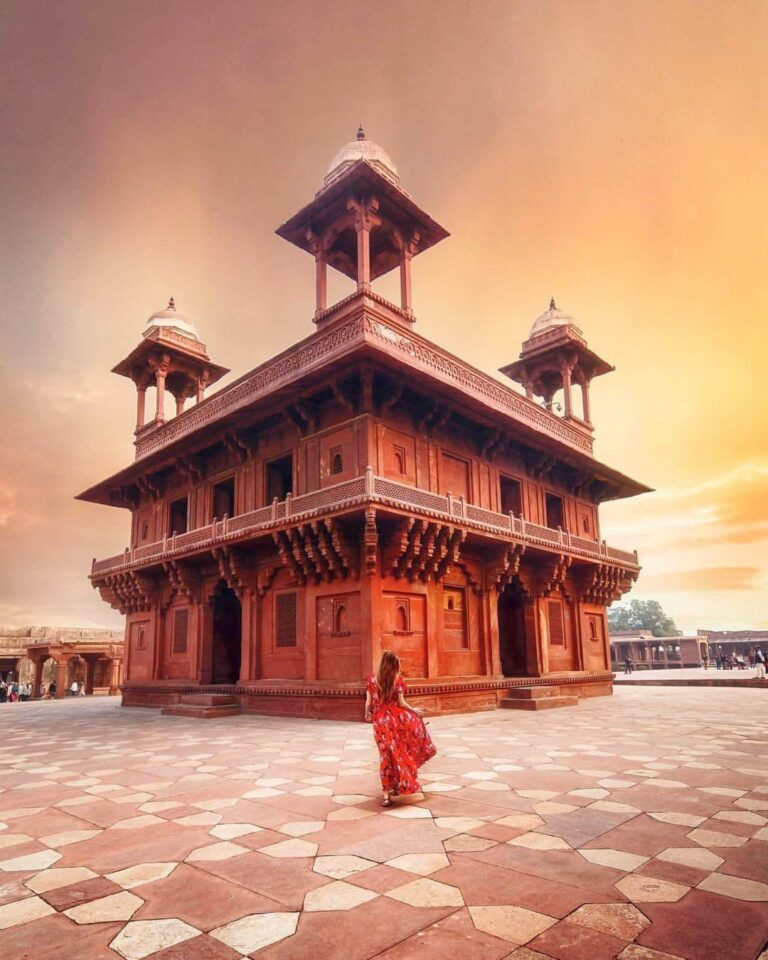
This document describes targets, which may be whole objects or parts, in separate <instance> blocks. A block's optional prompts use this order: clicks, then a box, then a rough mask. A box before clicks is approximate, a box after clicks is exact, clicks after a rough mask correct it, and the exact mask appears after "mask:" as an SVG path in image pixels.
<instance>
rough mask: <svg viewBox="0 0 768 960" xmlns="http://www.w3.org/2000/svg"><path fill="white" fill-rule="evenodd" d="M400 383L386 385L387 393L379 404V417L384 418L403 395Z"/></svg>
mask: <svg viewBox="0 0 768 960" xmlns="http://www.w3.org/2000/svg"><path fill="white" fill-rule="evenodd" d="M403 388H404V386H403V383H402V381H390V382H389V383H388V385H387V392H386V394H385V395H384V396H383V397H382V399H381V401H380V403H379V415H380V416H382V417H386V416H387V414H389V413H390V412H391V410H392V408H393V407H394V406H395V404H396V403H397V402H398V401H399V400H400V398H401V397H402V395H403Z"/></svg>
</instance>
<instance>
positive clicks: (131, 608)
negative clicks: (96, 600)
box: [93, 570, 156, 614]
mask: <svg viewBox="0 0 768 960" xmlns="http://www.w3.org/2000/svg"><path fill="white" fill-rule="evenodd" d="M93 585H94V587H95V588H96V589H97V590H98V591H99V594H100V595H101V599H102V600H104V601H105V602H106V603H108V604H109V605H110V606H111V607H112V608H113V609H115V610H119V611H120V613H122V614H126V613H136V612H138V611H141V610H149V609H150V607H151V605H152V602H153V600H154V599H156V597H155V596H154V594H155V593H156V590H155V589H154V587H155V584H154V582H153V580H152V579H151V578H149V577H146V576H142V575H141V574H139V573H136V572H135V571H133V570H128V571H126V572H125V573H111V574H107V576H105V577H104V579H103V580H97V581H94V584H93Z"/></svg>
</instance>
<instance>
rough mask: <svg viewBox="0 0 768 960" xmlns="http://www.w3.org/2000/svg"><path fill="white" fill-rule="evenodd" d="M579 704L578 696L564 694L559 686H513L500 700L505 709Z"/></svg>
mask: <svg viewBox="0 0 768 960" xmlns="http://www.w3.org/2000/svg"><path fill="white" fill-rule="evenodd" d="M578 704H579V698H578V697H573V696H568V695H565V694H563V693H562V692H561V690H560V687H557V686H531V687H513V688H512V689H511V690H510V691H509V693H508V694H507V696H506V697H505V698H504V699H503V700H499V706H500V707H502V709H505V710H553V709H555V708H556V707H576V706H578Z"/></svg>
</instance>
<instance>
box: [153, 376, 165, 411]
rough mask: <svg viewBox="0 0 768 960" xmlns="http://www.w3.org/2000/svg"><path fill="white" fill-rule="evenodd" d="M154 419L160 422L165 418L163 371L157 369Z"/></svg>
mask: <svg viewBox="0 0 768 960" xmlns="http://www.w3.org/2000/svg"><path fill="white" fill-rule="evenodd" d="M155 420H157V422H158V423H162V421H163V420H165V371H164V370H163V371H160V370H158V371H157V407H156V408H155Z"/></svg>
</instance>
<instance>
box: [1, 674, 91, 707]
mask: <svg viewBox="0 0 768 960" xmlns="http://www.w3.org/2000/svg"><path fill="white" fill-rule="evenodd" d="M38 693H39V696H40V699H41V700H53V698H54V697H55V696H56V681H55V680H52V681H51V682H50V683H41V684H40V690H39V691H38ZM33 695H34V687H33V686H32V684H31V683H19V681H18V680H3V679H0V703H21V702H24V701H25V700H31V699H32V697H33ZM67 695H68V696H70V697H84V696H85V684H83V683H78V681H77V680H73V681H72V683H71V684H70V686H69V687H67Z"/></svg>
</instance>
